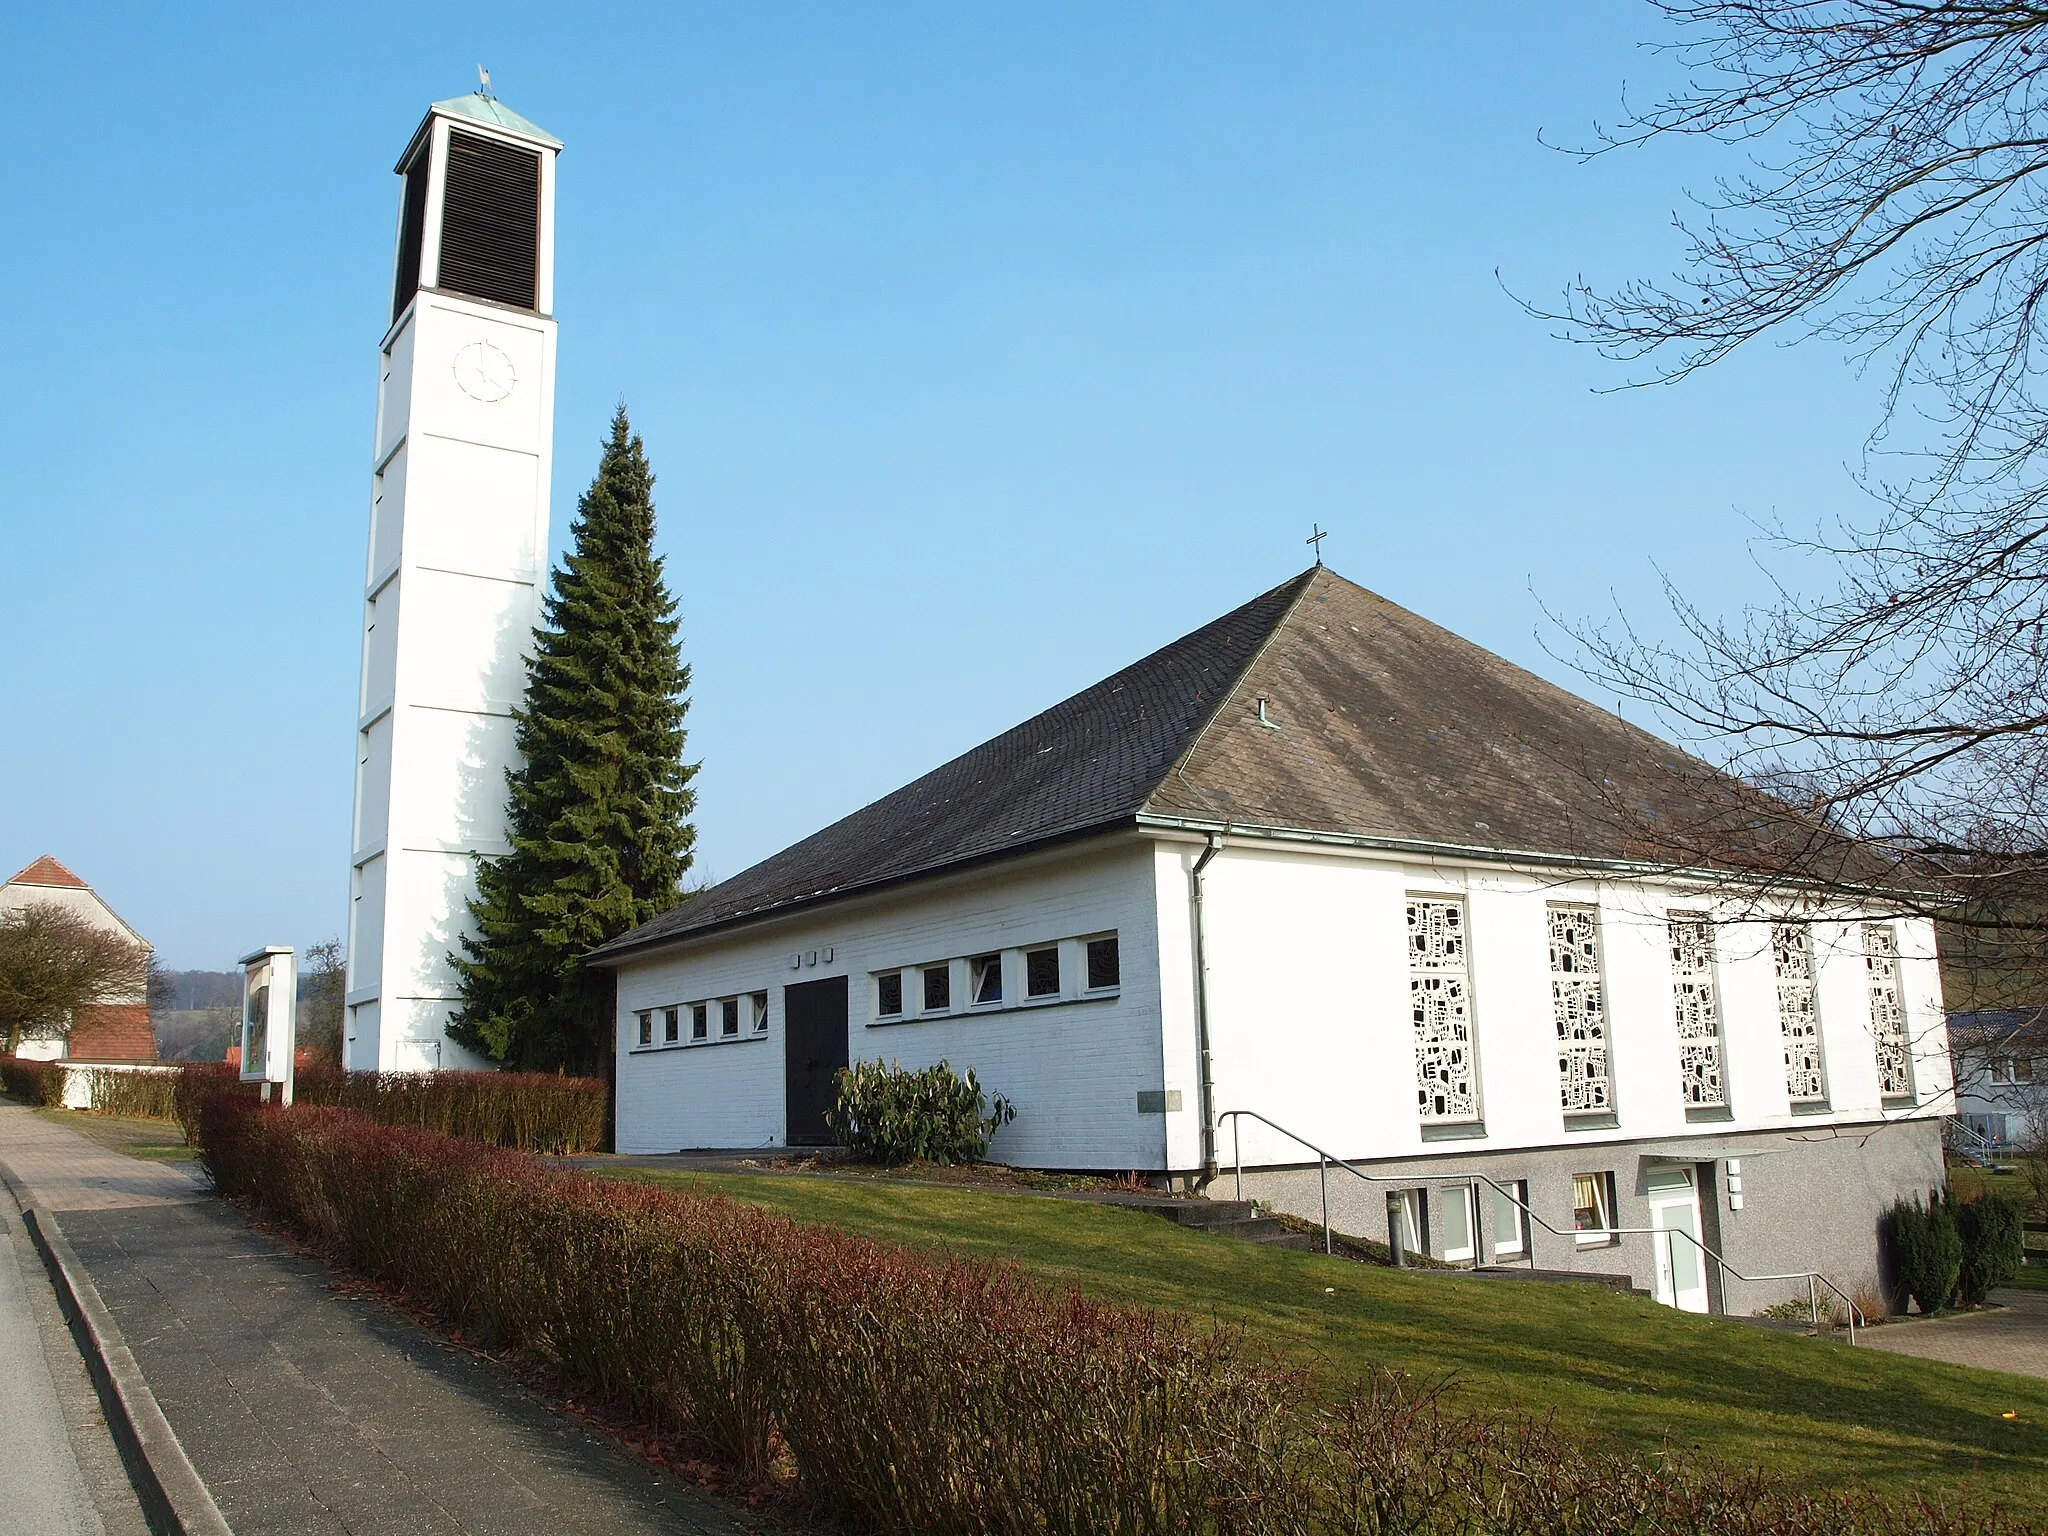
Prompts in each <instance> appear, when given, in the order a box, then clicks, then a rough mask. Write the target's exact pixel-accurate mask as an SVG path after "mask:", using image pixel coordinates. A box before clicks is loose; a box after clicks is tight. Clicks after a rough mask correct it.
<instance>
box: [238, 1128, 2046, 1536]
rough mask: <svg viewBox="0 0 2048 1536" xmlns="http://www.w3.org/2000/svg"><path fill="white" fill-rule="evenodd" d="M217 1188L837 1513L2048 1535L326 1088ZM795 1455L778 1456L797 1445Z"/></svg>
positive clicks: (640, 1418) (1112, 1531) (885, 1519)
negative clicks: (1691, 1447)
mask: <svg viewBox="0 0 2048 1536" xmlns="http://www.w3.org/2000/svg"><path fill="white" fill-rule="evenodd" d="M200 1144H201V1149H202V1152H203V1155H204V1159H205V1163H206V1167H207V1168H208V1170H209V1171H210V1172H211V1173H212V1174H213V1177H214V1179H215V1182H216V1185H217V1187H218V1188H219V1189H221V1190H222V1191H223V1192H224V1193H227V1194H230V1195H232V1196H234V1197H236V1198H239V1199H242V1200H245V1201H247V1202H248V1203H249V1204H250V1205H251V1206H252V1207H253V1208H254V1209H255V1210H257V1211H258V1212H260V1213H261V1214H262V1215H264V1216H266V1217H268V1218H269V1219H271V1220H273V1221H275V1222H277V1223H279V1224H280V1225H282V1226H284V1227H285V1228H287V1229H289V1230H290V1231H291V1232H293V1233H294V1234H295V1235H297V1236H298V1237H299V1238H301V1239H302V1240H304V1241H306V1242H307V1243H309V1244H311V1245H313V1246H315V1247H317V1248H319V1249H321V1250H323V1251H324V1252H326V1253H327V1254H328V1255H329V1256H330V1257H332V1258H333V1259H335V1260H336V1261H338V1262H340V1263H343V1264H346V1265H348V1266H349V1267H351V1268H353V1269H355V1270H357V1271H359V1272H361V1273H363V1274H367V1275H369V1276H371V1277H372V1278H374V1279H376V1280H379V1281H381V1282H383V1283H385V1284H388V1285H392V1286H395V1287H399V1288H402V1289H403V1291H404V1292H405V1294H406V1295H407V1297H408V1298H409V1299H410V1300H411V1301H413V1302H414V1303H416V1304H418V1305H420V1306H421V1307H423V1308H425V1309H427V1310H429V1311H431V1312H432V1313H434V1314H435V1315H436V1316H438V1318H439V1319H440V1320H441V1321H442V1323H443V1324H444V1326H446V1327H448V1328H450V1329H452V1330H456V1331H459V1332H461V1333H463V1334H465V1335H467V1336H469V1337H472V1338H475V1339H478V1340H480V1341H482V1342H484V1343H486V1344H488V1345H490V1346H491V1347H494V1348H503V1349H518V1350H522V1351H524V1352H525V1353H526V1354H528V1355H529V1356H530V1357H532V1358H534V1359H538V1360H541V1361H544V1362H545V1363H547V1364H548V1365H549V1366H550V1367H552V1368H553V1369H554V1371H555V1372H556V1373H557V1374H558V1376H559V1377H560V1378H561V1379H563V1380H564V1381H565V1382H568V1383H571V1384H573V1385H574V1387H575V1389H576V1390H577V1391H578V1392H579V1393H587V1394H589V1395H590V1396H591V1397H592V1398H594V1399H597V1400H601V1401H604V1402H606V1403H607V1404H609V1405H612V1406H613V1407H615V1408H616V1409H618V1410H619V1411H620V1412H621V1414H622V1415H625V1416H630V1417H631V1418H632V1419H634V1420H635V1421H636V1422H637V1423H639V1424H641V1425H644V1426H646V1427H648V1428H649V1429H650V1430H652V1431H654V1432H655V1433H657V1434H667V1435H674V1436H676V1437H677V1438H679V1439H681V1440H684V1441H687V1442H689V1443H690V1444H691V1445H692V1446H693V1447H694V1448H695V1451H696V1453H698V1454H701V1456H703V1457H704V1458H705V1459H707V1460H709V1461H711V1462H713V1463H715V1464H717V1465H720V1466H723V1467H726V1468H729V1469H731V1470H733V1471H735V1472H738V1473H740V1474H742V1475H746V1476H754V1477H769V1476H783V1477H787V1476H790V1475H792V1474H791V1472H790V1471H789V1470H788V1469H792V1468H793V1476H794V1480H795V1484H796V1487H795V1490H794V1491H795V1492H796V1493H797V1494H799V1495H800V1496H802V1497H803V1498H804V1499H805V1500H806V1501H807V1502H808V1503H810V1504H811V1505H813V1506H814V1507H816V1508H817V1509H818V1510H819V1511H820V1512H821V1513H822V1514H824V1515H825V1516H826V1517H828V1519H829V1520H836V1522H838V1524H835V1525H834V1528H835V1529H836V1528H839V1524H843V1525H844V1526H846V1527H848V1528H852V1529H857V1530H863V1531H873V1532H877V1533H891V1536H895V1533H911V1532H917V1533H932V1536H1023V1533H1031V1536H1160V1533H1165V1532H1173V1533H1176V1536H1177V1533H1181V1532H1187V1533H1189V1536H1397V1533H1398V1536H1480V1533H1484V1536H1623V1533H1645V1536H1648V1533H1656V1536H1705V1533H1708V1532H1716V1533H1719V1532H1729V1533H1734V1532H1741V1533H1744V1536H2041V1533H2042V1531H2043V1527H2041V1526H2040V1525H2039V1524H2037V1523H2033V1522H2030V1521H2029V1520H2027V1519H2025V1518H2024V1517H2011V1516H2007V1515H2005V1514H2004V1513H2003V1512H2001V1511H1998V1510H1995V1509H1994V1510H1986V1509H1982V1508H1976V1507H1972V1506H1969V1505H1966V1504H1958V1503H1952V1502H1948V1501H1946V1500H1940V1501H1936V1500H1932V1499H1919V1498H1912V1499H1908V1500H1905V1501H1902V1502H1899V1503H1893V1502H1891V1501H1888V1500H1886V1499H1883V1498H1879V1497H1877V1496H1874V1495H1871V1494H1869V1493H1866V1492H1862V1491H1855V1490H1852V1491H1849V1492H1834V1491H1828V1490H1823V1489H1816V1488H1814V1487H1812V1486H1810V1484H1809V1483H1807V1482H1800V1481H1794V1480H1793V1479H1790V1478H1787V1477H1784V1476H1781V1475H1777V1474H1773V1473H1769V1472H1764V1471H1761V1470H1758V1469H1754V1468H1748V1467H1729V1466H1723V1465H1721V1464H1718V1463H1715V1462H1711V1461H1708V1460H1705V1459H1703V1458H1699V1457H1696V1456H1688V1455H1686V1454H1685V1453H1683V1452H1681V1451H1677V1450H1670V1451H1666V1452H1663V1453H1660V1454H1657V1455H1653V1456H1645V1455H1640V1454H1630V1453H1626V1452H1609V1451H1605V1450H1601V1449H1599V1448H1597V1447H1589V1446H1587V1445H1584V1444H1580V1443H1578V1442H1576V1441H1574V1440H1572V1439H1571V1438H1570V1437H1569V1436H1567V1435H1566V1434H1564V1433H1563V1432H1561V1431H1559V1430H1558V1429H1557V1428H1556V1427H1555V1425H1554V1424H1553V1423H1552V1422H1551V1421H1550V1420H1549V1419H1548V1418H1547V1417H1536V1416H1531V1415H1515V1414H1509V1415H1506V1416H1501V1417H1483V1416H1480V1415H1476V1414H1474V1415H1465V1414H1460V1413H1455V1412H1452V1411H1450V1409H1449V1407H1448V1406H1447V1404H1446V1402H1445V1400H1444V1398H1443V1397H1442V1395H1441V1393H1440V1391H1436V1390H1430V1391H1422V1392H1417V1391H1415V1390H1413V1389H1412V1388H1411V1387H1410V1386H1409V1385H1408V1384H1407V1382H1406V1381H1405V1380H1404V1379H1403V1378H1400V1377H1398V1376H1390V1375H1381V1376H1377V1377H1374V1378H1373V1379H1371V1380H1368V1381H1363V1382H1357V1383H1354V1384H1351V1385H1349V1386H1343V1387H1339V1388H1338V1389H1337V1390H1336V1391H1335V1393H1334V1395H1332V1396H1329V1397H1327V1398H1326V1397H1325V1396H1324V1395H1323V1394H1321V1393H1319V1392H1317V1391H1316V1390H1314V1389H1313V1388H1312V1386H1311V1384H1310V1383H1309V1382H1308V1381H1306V1380H1305V1379H1304V1378H1303V1377H1302V1376H1301V1375H1300V1374H1299V1373H1298V1372H1296V1371H1294V1370H1292V1369H1290V1368H1287V1367H1285V1366H1283V1365H1280V1364H1278V1363H1276V1362H1275V1361H1274V1360H1273V1359H1272V1358H1270V1357H1269V1356H1267V1355H1265V1354H1263V1353H1262V1352H1260V1351H1259V1349H1258V1348H1257V1347H1255V1345H1254V1344H1253V1343H1252V1341H1251V1340H1250V1339H1249V1338H1248V1336H1247V1335H1245V1334H1244V1333H1242V1332H1238V1331H1233V1330H1230V1329H1226V1328H1217V1327H1213V1326H1203V1325H1201V1324H1199V1323H1197V1322H1195V1321H1192V1320H1189V1319H1185V1318H1181V1317H1176V1316H1173V1315H1170V1314H1165V1313H1160V1312H1150V1311H1142V1310H1138V1309H1135V1308H1129V1307H1117V1306H1104V1305H1100V1304H1098V1303H1095V1302H1092V1301H1089V1300H1087V1299H1086V1298H1084V1297H1082V1296H1081V1295H1079V1294H1078V1293H1077V1292H1074V1291H1071V1290H1062V1289H1058V1288H1055V1287H1053V1286H1051V1285H1048V1284H1045V1283H1043V1282H1040V1281H1037V1280H1034V1279H1032V1278H1030V1277H1029V1276H1027V1275H1025V1274H1024V1273H1023V1272H1022V1271H1020V1270H1019V1269H1017V1268H1015V1267H1014V1266H1011V1265H1002V1264H990V1263H986V1262H983V1261H979V1260H972V1259H960V1258H949V1257H947V1256H945V1255H943V1254H939V1253H930V1252H924V1251H920V1250H910V1249H904V1248H893V1247H889V1246H886V1245H883V1244H879V1243H875V1242H871V1241H868V1240H867V1239H864V1238H859V1237H855V1236H853V1235H851V1234H848V1233H843V1232H839V1231H835V1230H831V1229H827V1228H817V1227H803V1226H799V1225H797V1224H796V1223H794V1222H791V1221H789V1220H788V1219H786V1218H784V1217H781V1216H777V1215H774V1214H772V1213H770V1212H768V1211H765V1210H762V1209H760V1208H759V1207H756V1206H748V1205H742V1204H740V1203H738V1202H736V1201H732V1200H729V1199H725V1198H723V1197H720V1196H717V1195H711V1194H706V1193H704V1192H702V1191H700V1190H696V1189H669V1188H660V1187H655V1186H651V1185H632V1184H625V1183H618V1182H612V1181H606V1180H601V1179H596V1178H592V1177H590V1176H588V1175H583V1174H574V1173H563V1172H555V1171H551V1170H549V1169H547V1168H546V1167H545V1166H544V1165H543V1164H542V1163H540V1161H539V1160H538V1159H535V1158H532V1157H527V1156H523V1155H520V1154H517V1153H511V1152H503V1151H498V1150H495V1149H492V1148H489V1147H486V1146H484V1145H482V1144H481V1143H479V1142H476V1141H471V1140H463V1139H458V1138H452V1137H447V1136H442V1135H439V1134H436V1133H434V1132H430V1131H422V1130H415V1129H409V1128H399V1127H393V1126H381V1125H377V1124H374V1123H372V1122H370V1121H369V1120H367V1119H365V1118H364V1117H363V1116H361V1115H356V1114H350V1113H348V1112H346V1111H341V1110H334V1109H323V1108H317V1107H300V1108H294V1109H291V1110H288V1111H287V1110H278V1109H259V1108H257V1107H256V1106H255V1105H253V1104H251V1103H249V1102H248V1101H246V1100H244V1099H241V1098H238V1097H234V1096H230V1095H224V1094H217V1095H215V1096H214V1097H213V1098H212V1099H210V1100H209V1101H208V1102H207V1104H206V1105H205V1107H204V1109H203V1110H202V1113H201V1121H200ZM779 1450H780V1451H786V1453H787V1454H786V1459H785V1458H784V1457H782V1456H780V1455H778V1451H779Z"/></svg>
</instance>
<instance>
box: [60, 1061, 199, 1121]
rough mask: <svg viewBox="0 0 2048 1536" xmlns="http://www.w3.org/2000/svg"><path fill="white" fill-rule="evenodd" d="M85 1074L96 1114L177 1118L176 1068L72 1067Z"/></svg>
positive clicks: (154, 1118) (135, 1117) (137, 1117)
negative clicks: (158, 1069) (117, 1068)
mask: <svg viewBox="0 0 2048 1536" xmlns="http://www.w3.org/2000/svg"><path fill="white" fill-rule="evenodd" d="M71 1070H72V1071H73V1072H84V1073H85V1074H86V1086H87V1088H88V1089H90V1091H91V1094H92V1112H93V1113H94V1114H96V1115H126V1116H128V1117H129V1118H131V1119H135V1120H175V1119H177V1117H178V1111H177V1100H178V1076H179V1074H178V1073H177V1071H176V1070H171V1071H156V1072H148V1071H142V1072H134V1071H127V1072H124V1071H116V1070H114V1069H112V1068H109V1067H73V1068H72V1069H71Z"/></svg>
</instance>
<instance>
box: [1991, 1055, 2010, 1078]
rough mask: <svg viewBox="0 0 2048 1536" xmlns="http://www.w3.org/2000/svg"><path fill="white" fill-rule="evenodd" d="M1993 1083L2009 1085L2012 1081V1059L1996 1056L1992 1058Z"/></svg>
mask: <svg viewBox="0 0 2048 1536" xmlns="http://www.w3.org/2000/svg"><path fill="white" fill-rule="evenodd" d="M1991 1081H1993V1082H1994V1083H2009V1082H2011V1081H2012V1058H2011V1057H2009V1056H1994V1057H1992V1058H1991Z"/></svg>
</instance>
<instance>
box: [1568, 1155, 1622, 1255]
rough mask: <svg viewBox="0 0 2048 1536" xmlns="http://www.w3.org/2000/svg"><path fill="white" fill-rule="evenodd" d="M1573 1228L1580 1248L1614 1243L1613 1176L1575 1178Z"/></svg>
mask: <svg viewBox="0 0 2048 1536" xmlns="http://www.w3.org/2000/svg"><path fill="white" fill-rule="evenodd" d="M1572 1227H1573V1228H1574V1230H1575V1231H1576V1232H1577V1233H1578V1239H1579V1246H1580V1247H1581V1248H1590V1247H1592V1246H1593V1245H1594V1244H1596V1243H1611V1242H1613V1241H1614V1175H1613V1174H1611V1173H1575V1174H1573V1175H1572Z"/></svg>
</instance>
